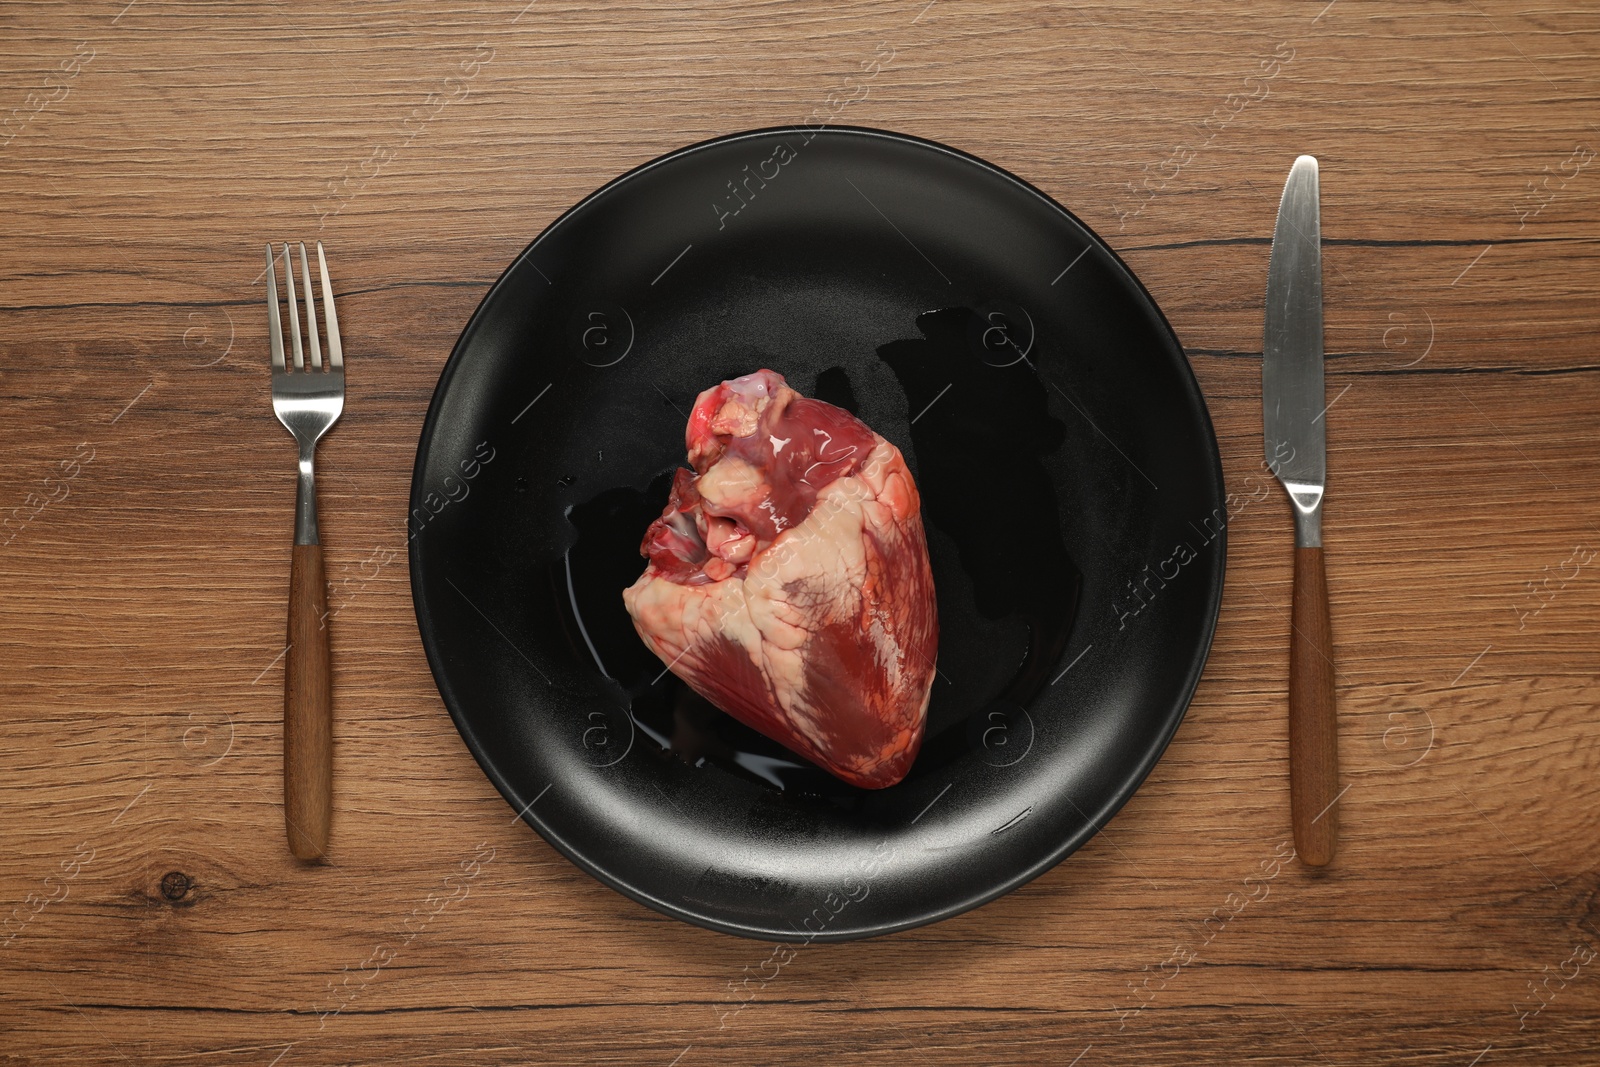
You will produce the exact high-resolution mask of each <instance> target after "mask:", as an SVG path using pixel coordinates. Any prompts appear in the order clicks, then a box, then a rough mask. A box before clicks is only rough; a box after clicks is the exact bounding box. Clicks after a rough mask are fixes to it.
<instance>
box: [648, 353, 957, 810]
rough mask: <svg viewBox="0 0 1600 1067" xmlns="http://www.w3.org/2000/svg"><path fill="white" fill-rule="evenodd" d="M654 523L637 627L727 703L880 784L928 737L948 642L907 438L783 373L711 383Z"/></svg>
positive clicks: (861, 781)
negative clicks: (902, 445) (804, 391)
mask: <svg viewBox="0 0 1600 1067" xmlns="http://www.w3.org/2000/svg"><path fill="white" fill-rule="evenodd" d="M685 436H686V440H687V443H688V448H689V462H690V463H691V464H692V465H693V467H694V471H693V472H690V471H687V470H683V469H680V470H679V471H678V472H677V475H676V476H675V479H674V481H673V484H672V496H671V498H670V500H669V501H668V502H667V508H666V511H665V512H663V513H662V515H661V517H660V518H659V519H657V520H656V521H655V522H653V523H651V524H650V528H649V530H648V531H646V533H645V537H644V542H643V544H642V545H641V546H640V549H639V551H640V553H641V554H642V555H644V556H646V557H648V558H649V560H650V564H649V566H648V567H647V568H646V569H645V572H644V574H642V575H641V576H640V577H639V580H638V581H637V582H635V583H634V584H633V585H632V586H631V587H630V588H628V589H627V590H625V591H624V592H623V601H624V603H625V604H626V605H627V608H628V613H629V614H630V615H631V616H632V617H633V624H634V627H635V628H636V629H637V630H638V631H639V636H640V637H642V638H643V639H644V642H645V644H646V645H648V646H649V647H650V649H651V650H652V651H653V652H655V654H656V655H657V656H659V657H661V660H662V662H663V663H666V664H667V665H668V666H669V667H670V668H671V669H672V671H673V673H675V674H677V675H678V677H680V678H682V679H683V680H684V681H685V682H687V683H688V684H689V685H690V686H691V687H693V688H694V690H695V691H696V692H698V693H700V694H701V695H702V696H704V697H705V698H706V699H707V700H709V701H711V702H712V703H713V704H715V705H716V706H717V707H719V708H721V709H722V710H723V711H726V712H727V713H728V714H730V715H732V716H734V717H735V718H736V719H739V720H740V721H741V722H744V723H746V724H747V725H749V726H751V727H753V728H754V729H756V730H759V731H761V732H762V733H764V734H766V735H767V736H768V737H770V738H772V739H773V740H775V741H777V742H779V743H781V744H783V745H785V746H787V747H788V748H790V749H792V750H794V751H795V752H798V753H799V754H801V755H802V756H805V757H806V758H807V759H809V760H811V761H812V762H813V763H816V764H817V765H819V766H821V767H822V768H824V769H825V770H827V771H829V772H830V773H832V774H834V775H837V776H838V777H839V778H842V779H844V780H845V781H847V782H849V783H851V784H853V785H858V786H863V787H866V788H869V789H879V788H883V787H884V786H889V785H893V784H894V783H896V782H898V781H900V779H901V778H903V777H905V774H906V771H907V770H909V769H910V767H911V761H912V760H914V759H915V758H916V755H917V749H918V748H919V747H920V746H921V744H922V733H923V726H924V723H925V721H926V718H927V710H928V695H929V692H930V690H931V689H932V686H933V677H934V660H935V658H936V656H937V654H938V640H939V621H938V614H937V610H936V608H935V605H934V597H933V573H932V571H931V570H930V569H929V566H928V546H927V540H926V538H925V536H924V534H923V529H922V515H921V500H920V497H919V496H918V493H917V487H916V484H915V483H914V482H913V481H912V478H911V472H910V471H909V470H907V469H906V464H905V460H904V458H902V457H901V455H900V451H899V449H897V448H895V447H894V445H892V444H890V443H889V442H888V441H886V440H884V439H883V438H882V437H879V436H878V435H877V434H876V433H874V432H873V431H872V430H871V429H870V428H869V427H868V426H867V425H866V424H865V423H863V422H861V420H859V419H857V418H856V417H855V416H854V415H852V414H850V413H849V412H848V411H845V410H843V409H842V408H837V407H834V406H833V405H832V404H827V403H824V402H823V401H820V400H813V399H810V398H808V397H804V396H801V395H800V394H799V393H797V392H795V391H794V390H793V389H791V388H789V386H788V385H787V384H786V383H785V382H784V380H783V376H782V375H780V374H777V373H775V372H773V371H770V370H761V371H757V372H756V373H754V374H747V375H745V376H744V377H742V378H735V379H733V380H732V381H726V382H723V383H722V384H721V385H718V386H715V387H714V388H711V389H707V390H706V391H705V392H703V393H701V394H700V396H699V398H698V399H697V400H696V401H695V405H694V410H693V411H692V412H691V413H690V414H689V426H688V430H687V433H686V435H685Z"/></svg>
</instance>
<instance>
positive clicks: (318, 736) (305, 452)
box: [267, 241, 344, 860]
mask: <svg viewBox="0 0 1600 1067" xmlns="http://www.w3.org/2000/svg"><path fill="white" fill-rule="evenodd" d="M274 258H275V257H274V256H273V254H272V246H271V245H270V244H269V245H268V246H267V327H268V328H267V332H268V335H269V336H270V338H271V341H272V410H273V413H274V414H276V415H277V416H278V421H279V422H281V423H283V425H284V427H285V428H286V429H288V431H289V432H290V433H291V434H293V435H294V439H295V442H296V443H297V444H298V445H299V446H300V481H299V487H298V489H297V491H296V493H295V505H294V553H293V555H292V557H291V560H290V564H289V636H288V642H289V643H288V648H287V650H286V651H287V656H288V661H287V664H286V666H285V670H284V681H283V817H284V824H285V827H286V828H287V830H288V833H289V850H290V851H291V852H293V853H294V854H295V855H296V856H297V857H299V858H300V859H306V860H314V859H320V858H321V857H322V856H323V855H324V854H325V853H326V852H327V850H328V824H329V822H330V821H331V814H332V808H333V700H332V678H331V674H330V670H329V657H328V626H327V619H328V607H327V603H328V591H327V584H326V580H325V578H324V576H323V570H322V545H321V544H320V543H319V542H318V540H317V483H316V478H315V475H314V472H313V468H312V459H313V457H314V456H315V455H316V451H317V442H318V441H320V440H321V439H322V435H323V434H325V433H327V432H328V429H329V428H330V427H331V426H333V424H334V423H335V422H337V421H338V420H339V415H340V413H341V412H342V411H344V349H343V347H342V346H341V345H340V343H339V315H338V313H337V312H336V311H334V308H333V286H332V284H331V283H330V282H329V281H328V260H327V257H326V256H324V255H323V252H322V242H321V241H318V242H317V266H318V267H319V268H321V273H322V309H323V318H324V321H325V323H326V326H327V339H328V363H327V366H326V367H324V366H323V363H322V349H321V347H320V346H319V344H318V341H317V309H316V304H315V303H314V301H313V300H312V296H311V266H310V264H309V263H308V262H307V261H306V246H305V243H304V242H301V244H300V270H301V276H302V277H303V278H304V280H305V301H306V341H307V344H308V346H309V347H310V349H311V360H310V364H309V366H308V365H307V362H306V359H305V355H304V350H303V349H302V348H301V346H300V315H299V312H298V311H297V310H296V307H295V295H294V261H293V260H292V259H290V257H289V245H288V244H287V243H285V244H284V246H283V275H284V277H283V282H284V288H285V290H286V293H287V295H288V303H289V335H290V337H291V338H292V339H293V341H294V366H293V368H292V369H291V368H290V367H289V366H288V365H287V363H286V361H285V360H284V355H283V323H282V320H281V319H280V318H279V313H278V277H277V272H276V271H275V270H274V269H273V261H274Z"/></svg>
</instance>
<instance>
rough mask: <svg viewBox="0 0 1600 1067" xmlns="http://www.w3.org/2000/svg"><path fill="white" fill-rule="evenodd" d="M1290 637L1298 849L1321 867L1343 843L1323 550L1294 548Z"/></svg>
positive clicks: (1292, 796) (1292, 799)
mask: <svg viewBox="0 0 1600 1067" xmlns="http://www.w3.org/2000/svg"><path fill="white" fill-rule="evenodd" d="M1293 622H1294V626H1293V629H1292V630H1291V631H1290V637H1289V806H1290V815H1291V819H1292V821H1293V823H1294V847H1295V851H1296V852H1297V853H1298V854H1299V856H1300V860H1301V862H1303V863H1308V864H1310V865H1312V866H1313V867H1320V866H1322V865H1323V864H1325V863H1327V862H1328V861H1329V860H1331V859H1333V853H1334V850H1335V848H1336V847H1337V845H1338V842H1339V809H1338V807H1337V805H1336V804H1335V801H1336V800H1337V799H1338V797H1339V727H1338V719H1337V716H1336V715H1335V713H1334V699H1333V628H1332V626H1331V625H1330V624H1329V621H1328V582H1327V577H1326V574H1325V572H1324V570H1323V566H1322V548H1321V547H1320V546H1319V547H1316V548H1303V547H1300V546H1296V547H1295V550H1294V613H1293Z"/></svg>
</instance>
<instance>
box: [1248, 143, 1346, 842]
mask: <svg viewBox="0 0 1600 1067" xmlns="http://www.w3.org/2000/svg"><path fill="white" fill-rule="evenodd" d="M1319 184H1320V183H1319V178H1318V171H1317V161H1316V159H1315V158H1314V157H1312V156H1300V157H1299V158H1298V159H1296V160H1295V161H1294V166H1293V167H1292V168H1290V170H1289V178H1288V180H1287V181H1286V182H1285V183H1284V186H1283V200H1282V202H1281V203H1280V204H1279V205H1278V221H1277V225H1276V227H1275V228H1274V229H1273V234H1272V257H1271V261H1270V263H1269V265H1268V267H1267V311H1266V329H1265V332H1264V334H1263V336H1262V359H1261V408H1262V436H1263V439H1264V444H1265V446H1266V458H1267V465H1268V466H1269V467H1270V468H1271V470H1272V473H1273V474H1274V475H1276V476H1277V478H1278V480H1279V481H1280V482H1282V483H1283V487H1284V489H1285V490H1286V491H1287V492H1288V494H1289V501H1290V504H1291V505H1292V506H1293V509H1294V534H1295V537H1294V543H1295V549H1294V553H1295V555H1294V606H1293V611H1292V613H1291V622H1292V625H1291V628H1290V636H1289V798H1290V816H1291V822H1292V824H1293V827H1294V839H1295V851H1296V852H1297V853H1298V855H1299V856H1300V858H1301V860H1302V861H1303V862H1305V863H1307V864H1310V865H1312V866H1322V865H1323V864H1326V863H1328V862H1329V861H1330V860H1332V859H1333V855H1334V852H1335V850H1336V848H1337V845H1338V835H1339V831H1338V826H1339V819H1338V812H1337V811H1336V810H1335V805H1336V804H1337V803H1338V800H1339V798H1340V797H1341V796H1342V795H1343V794H1342V793H1340V791H1339V758H1338V740H1339V736H1338V720H1337V715H1336V708H1335V703H1334V666H1333V631H1332V626H1331V624H1330V619H1329V612H1328V591H1327V574H1326V570H1325V569H1324V565H1323V557H1322V502H1323V496H1324V494H1325V493H1326V491H1327V476H1328V471H1327V464H1328V458H1327V457H1328V451H1327V433H1326V422H1325V416H1326V414H1327V406H1326V404H1325V403H1324V400H1323V398H1324V395H1325V391H1324V386H1323V367H1322V357H1323V353H1322V217H1321V216H1322V213H1321V205H1320V188H1319Z"/></svg>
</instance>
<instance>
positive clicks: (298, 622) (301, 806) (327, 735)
mask: <svg viewBox="0 0 1600 1067" xmlns="http://www.w3.org/2000/svg"><path fill="white" fill-rule="evenodd" d="M327 604H328V591H327V586H326V584H325V582H324V579H323V573H322V546H321V545H295V546H294V556H293V559H292V560H291V562H290V565H289V651H288V662H287V666H286V669H285V672H284V681H283V817H284V823H285V824H286V826H287V828H288V831H289V850H290V851H291V852H293V853H294V854H295V855H296V856H298V857H299V858H300V859H303V860H314V859H320V858H322V856H323V855H324V854H326V852H327V851H328V825H329V822H330V821H331V816H332V808H333V699H332V675H331V672H330V670H329V655H328V626H327V618H326V616H327V614H328V608H327Z"/></svg>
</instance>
